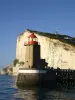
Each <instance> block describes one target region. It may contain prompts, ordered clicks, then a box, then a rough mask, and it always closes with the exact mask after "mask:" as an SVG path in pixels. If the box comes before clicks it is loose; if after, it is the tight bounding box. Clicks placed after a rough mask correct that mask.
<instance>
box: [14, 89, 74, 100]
mask: <svg viewBox="0 0 75 100" xmlns="http://www.w3.org/2000/svg"><path fill="white" fill-rule="evenodd" d="M74 93H75V90H74V92H73V91H71V92H70V91H54V90H50V89H48V88H25V89H23V88H20V87H19V89H18V92H17V93H16V94H15V98H17V97H18V99H19V100H75V96H74Z"/></svg>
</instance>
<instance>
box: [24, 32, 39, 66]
mask: <svg viewBox="0 0 75 100" xmlns="http://www.w3.org/2000/svg"><path fill="white" fill-rule="evenodd" d="M24 46H26V53H25V68H38V66H39V62H40V45H38V40H37V37H36V36H35V34H34V33H31V34H30V35H29V36H28V41H27V43H25V44H24Z"/></svg>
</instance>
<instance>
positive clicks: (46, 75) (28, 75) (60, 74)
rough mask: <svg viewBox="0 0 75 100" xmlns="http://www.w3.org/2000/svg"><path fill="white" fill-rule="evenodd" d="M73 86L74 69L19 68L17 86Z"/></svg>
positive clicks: (74, 80) (74, 78)
mask: <svg viewBox="0 0 75 100" xmlns="http://www.w3.org/2000/svg"><path fill="white" fill-rule="evenodd" d="M59 84H61V85H68V86H70V85H71V86H74V84H75V70H61V69H24V68H22V69H20V70H19V74H18V78H17V86H23V87H27V86H42V87H43V86H45V87H51V88H52V87H55V86H56V85H59Z"/></svg>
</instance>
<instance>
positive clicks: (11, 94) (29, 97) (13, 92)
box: [0, 75, 75, 100]
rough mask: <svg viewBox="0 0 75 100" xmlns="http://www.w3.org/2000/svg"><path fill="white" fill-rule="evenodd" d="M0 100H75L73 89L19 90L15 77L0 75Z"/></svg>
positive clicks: (74, 88) (74, 89)
mask: <svg viewBox="0 0 75 100" xmlns="http://www.w3.org/2000/svg"><path fill="white" fill-rule="evenodd" d="M0 100H75V87H73V88H72V89H69V90H65V89H64V90H63V91H61V90H56V89H55V90H54V89H53V90H51V89H49V88H39V87H37V88H24V89H23V88H19V87H17V86H16V77H13V76H8V75H0Z"/></svg>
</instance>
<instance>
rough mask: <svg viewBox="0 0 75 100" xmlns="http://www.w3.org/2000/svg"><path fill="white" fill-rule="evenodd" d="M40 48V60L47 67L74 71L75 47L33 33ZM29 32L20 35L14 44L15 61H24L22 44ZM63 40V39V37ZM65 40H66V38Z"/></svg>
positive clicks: (24, 48)
mask: <svg viewBox="0 0 75 100" xmlns="http://www.w3.org/2000/svg"><path fill="white" fill-rule="evenodd" d="M34 33H35V35H36V36H37V38H38V42H39V44H40V46H41V50H40V51H41V55H40V56H41V58H42V59H45V60H46V62H47V63H48V66H49V67H53V68H57V67H59V68H61V69H69V68H70V69H75V47H74V46H72V45H71V44H68V43H64V42H61V41H60V40H59V39H53V38H50V37H47V36H44V35H42V34H41V35H39V34H37V33H36V31H34ZM29 34H31V31H29V30H26V31H25V32H23V33H22V34H20V35H19V36H18V38H17V43H16V59H19V60H20V61H25V51H26V47H25V46H24V42H27V38H28V36H29ZM64 38H65V37H64ZM66 39H67V38H66Z"/></svg>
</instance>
